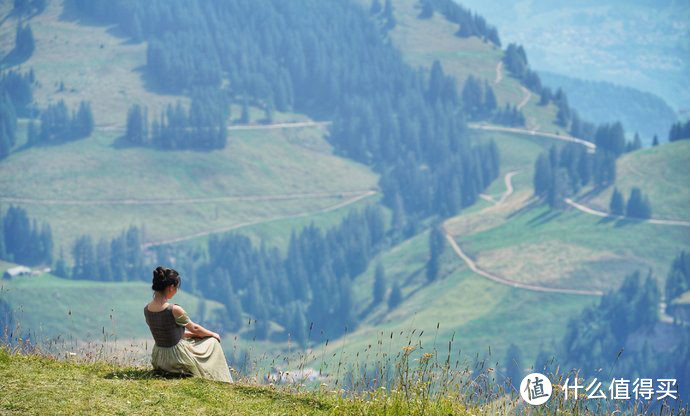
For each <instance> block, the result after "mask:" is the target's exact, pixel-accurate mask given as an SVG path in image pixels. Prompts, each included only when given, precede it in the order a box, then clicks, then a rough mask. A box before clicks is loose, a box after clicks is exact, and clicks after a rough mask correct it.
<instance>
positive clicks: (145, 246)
mask: <svg viewBox="0 0 690 416" xmlns="http://www.w3.org/2000/svg"><path fill="white" fill-rule="evenodd" d="M377 193H378V192H377V191H367V192H364V193H360V194H359V195H356V196H354V197H352V198H350V199H348V200H346V201H343V202H339V203H337V204H335V205H331V206H330V207H326V208H322V209H319V210H316V211H309V212H301V213H298V214H293V215H280V216H277V217H270V218H264V219H259V220H253V221H245V222H241V223H237V224H234V225H230V226H227V227H220V228H213V229H210V230H206V231H201V232H198V233H194V234H189V235H185V236H182V237H175V238H171V239H167V240H160V241H150V242H146V243H144V244H142V248H143V249H148V248H151V247H155V246H161V245H164V244H172V243H179V242H180V241H186V240H191V239H194V238H198V237H204V236H207V235H211V234H217V233H224V232H227V231H232V230H235V229H238V228H242V227H248V226H250V225H258V224H267V223H270V222H274V221H281V220H286V219H294V218H302V217H308V216H310V215H316V214H322V213H325V212H330V211H335V210H336V209H339V208H342V207H345V206H347V205H350V204H354V203H355V202H357V201H359V200H362V199H364V198H368V197H370V196H372V195H376V194H377Z"/></svg>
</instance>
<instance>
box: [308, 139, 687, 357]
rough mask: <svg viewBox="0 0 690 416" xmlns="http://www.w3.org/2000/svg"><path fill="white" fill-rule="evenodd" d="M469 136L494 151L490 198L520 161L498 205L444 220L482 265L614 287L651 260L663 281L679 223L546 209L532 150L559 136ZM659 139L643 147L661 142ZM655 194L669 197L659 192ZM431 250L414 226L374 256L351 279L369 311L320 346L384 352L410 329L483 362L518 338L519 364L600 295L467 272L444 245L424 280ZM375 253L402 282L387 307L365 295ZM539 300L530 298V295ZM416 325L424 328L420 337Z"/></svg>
mask: <svg viewBox="0 0 690 416" xmlns="http://www.w3.org/2000/svg"><path fill="white" fill-rule="evenodd" d="M473 135H474V139H475V140H477V141H479V142H481V141H486V140H489V139H493V140H495V142H496V144H497V145H498V147H499V150H500V153H501V158H502V163H501V177H500V178H499V179H497V180H496V181H494V183H493V184H492V185H491V186H490V187H489V188H488V189H487V191H486V192H485V194H487V195H489V196H491V197H492V198H493V199H494V203H495V201H497V200H498V199H500V197H501V194H502V193H504V192H506V186H505V183H504V175H506V174H507V173H509V172H513V171H517V172H519V173H518V174H516V175H515V176H513V177H512V180H511V184H512V187H513V189H514V191H513V193H512V194H511V195H510V196H508V197H507V198H506V199H505V201H504V202H503V203H502V204H500V205H494V203H492V202H489V201H480V202H478V203H477V204H475V205H474V206H472V207H471V208H470V209H468V210H466V211H464V212H463V213H462V214H461V215H459V216H457V217H455V218H453V219H451V220H450V221H448V222H447V224H448V229H449V231H450V232H451V234H452V235H453V236H454V238H455V240H456V241H457V242H458V243H459V244H460V246H461V247H462V249H463V250H464V251H465V252H466V253H467V254H468V255H469V256H470V257H472V258H473V259H474V261H475V262H476V264H477V265H478V266H479V267H480V268H481V269H483V270H486V271H489V272H491V273H493V274H497V275H499V276H501V277H504V278H506V279H509V280H513V281H517V282H522V283H530V284H536V285H541V286H544V287H549V288H565V289H584V290H599V291H606V290H610V289H613V288H617V287H618V286H619V285H620V282H621V281H622V279H623V277H624V276H625V275H626V274H628V273H630V272H633V271H635V270H641V271H642V273H643V274H645V273H647V271H648V270H651V271H652V273H653V274H654V276H655V277H656V278H657V280H658V283H659V285H660V287H663V284H664V281H665V278H666V273H667V272H668V267H669V264H670V263H671V261H672V260H673V258H674V257H675V256H676V254H677V252H678V251H679V250H683V249H685V250H688V249H690V234H688V232H687V228H686V227H669V226H660V225H655V224H647V223H635V222H621V221H607V220H602V218H601V217H596V216H591V215H589V214H585V213H582V212H580V211H576V210H567V211H564V212H559V211H550V210H549V209H548V207H546V206H545V205H543V204H541V203H538V202H537V201H534V200H533V198H532V193H533V189H532V176H533V169H534V167H533V166H534V161H535V159H536V157H537V156H538V155H539V153H541V152H543V151H545V150H547V149H548V148H549V147H550V146H551V145H552V144H556V145H560V143H558V142H557V141H550V140H548V139H545V138H537V137H530V136H528V135H517V134H512V133H492V132H475V133H473ZM680 146H683V145H680ZM680 146H677V147H676V148H675V149H676V153H678V154H682V153H683V152H679V151H678V150H679V149H680ZM663 147H664V146H661V147H659V148H655V149H652V150H654V151H660V150H661V151H663ZM647 151H648V150H644V151H641V152H636V153H640V154H643V153H644V152H647ZM636 153H634V154H631V155H630V157H632V156H634V155H635V154H636ZM685 153H687V152H685ZM626 158H628V156H625V157H624V158H623V159H622V160H621V161H619V163H622V165H623V166H627V165H628V164H629V165H631V166H640V167H643V166H651V165H650V164H647V163H645V162H640V161H639V160H636V163H638V164H634V163H629V161H628V159H626ZM682 158H683V157H682V156H676V158H675V159H673V158H672V160H678V159H682ZM630 160H635V159H630ZM662 160H665V159H664V158H663V157H659V159H657V160H656V161H655V162H654V163H655V166H656V169H661V168H660V167H659V166H664V168H663V169H668V170H669V172H668V176H670V177H674V178H679V179H678V180H679V181H680V180H682V178H687V173H684V172H685V170H684V169H685V167H684V165H682V164H681V163H676V162H675V161H673V162H671V163H668V164H664V163H663V162H662ZM619 169H620V168H619ZM671 171H672V172H671ZM619 176H620V175H619ZM651 183H652V181H651V180H650V184H651ZM683 191H685V189H684V188H683ZM666 201H669V202H666ZM664 203H666V204H668V206H669V207H671V206H673V202H672V201H670V200H668V199H666V200H665V202H664ZM686 206H687V205H686ZM428 257H429V253H428V233H423V234H421V235H419V236H417V237H415V238H413V239H411V240H409V241H406V242H404V243H402V244H400V245H399V246H397V247H395V248H393V249H392V250H389V251H387V252H385V253H383V254H382V255H381V256H379V258H378V259H376V260H375V261H374V262H372V265H371V266H370V268H369V270H368V271H367V272H366V273H365V274H364V275H362V276H360V277H358V279H357V280H356V282H355V284H356V290H355V296H356V298H357V299H358V303H359V304H360V305H362V306H361V308H360V310H361V311H362V313H364V312H366V313H369V315H368V318H367V319H366V320H365V322H364V323H363V324H362V325H361V326H360V327H359V328H358V329H357V330H356V331H355V332H354V333H351V334H349V335H347V336H346V337H344V339H343V340H338V341H337V342H334V343H331V344H330V345H329V347H328V348H327V351H329V352H330V353H326V354H325V357H326V358H328V357H329V356H330V354H332V353H336V357H339V354H340V352H341V349H342V351H343V353H344V355H345V356H346V357H348V358H350V359H352V358H353V357H356V356H357V354H358V353H359V357H362V356H363V355H364V354H365V350H366V348H367V346H368V345H369V344H371V343H372V342H375V341H377V340H383V342H384V344H383V345H384V346H386V348H389V347H388V345H389V344H390V345H391V346H392V347H391V349H392V351H396V350H397V349H399V347H400V346H402V345H406V344H407V343H408V342H410V340H411V341H412V343H416V342H419V341H421V343H422V345H423V347H424V348H433V346H434V344H435V346H436V347H438V348H439V349H441V348H444V349H445V348H446V345H447V343H448V341H450V340H451V338H452V337H453V334H454V335H455V338H454V346H453V351H454V353H455V352H456V351H457V350H458V349H461V351H462V357H463V358H464V359H466V360H468V361H469V363H470V364H471V363H472V361H473V360H474V357H475V356H476V355H477V354H479V356H480V357H481V356H482V354H485V353H488V349H489V347H490V348H491V352H492V358H491V359H490V360H489V361H492V360H496V361H502V360H503V359H504V357H505V351H506V348H507V346H508V345H509V344H510V343H511V342H515V343H516V344H517V345H518V346H519V347H520V348H521V350H522V352H523V364H524V365H525V366H529V365H531V363H532V362H533V360H534V357H535V355H536V354H537V352H538V351H539V348H540V346H543V347H544V348H546V349H550V348H552V345H551V343H552V342H559V341H560V339H561V337H562V334H563V331H564V329H565V325H566V322H567V319H568V317H570V316H572V315H574V314H576V313H577V312H578V311H579V310H581V309H582V308H583V307H584V306H586V305H588V304H591V303H593V302H596V301H597V298H596V297H594V296H582V295H569V294H558V293H543V292H534V291H530V290H525V289H518V288H513V287H509V286H506V285H502V284H498V283H495V282H492V281H489V280H487V279H486V278H484V277H483V276H480V275H478V274H476V273H474V272H472V271H471V270H470V269H469V268H468V267H467V265H466V264H465V263H464V262H463V261H462V260H461V259H459V258H458V257H457V256H455V254H454V253H453V252H452V251H451V250H450V247H446V249H445V254H444V255H443V266H442V267H443V272H442V273H441V275H442V277H441V278H440V279H439V281H437V282H434V283H431V284H429V283H428V282H427V280H426V276H425V268H424V266H425V263H426V261H427V259H428ZM379 261H380V262H381V263H382V264H383V265H384V267H385V269H386V276H387V282H388V287H390V286H391V285H392V282H393V281H397V282H398V284H399V285H400V286H401V288H402V292H403V295H404V301H403V303H402V304H401V305H399V306H398V307H397V308H395V309H394V310H388V307H387V305H386V304H385V302H384V304H382V305H378V306H373V305H371V301H372V296H373V295H372V293H373V282H374V269H375V267H376V263H377V262H379ZM537 304H538V305H539V307H538V308H534V307H531V306H529V305H537ZM528 311H529V312H528ZM437 323H440V328H439V330H438V332H437V331H436V325H437ZM413 330H415V331H416V332H415V334H416V335H412V331H413ZM422 330H424V334H423V335H422V336H421V337H418V335H419V333H420V331H422ZM391 332H393V338H392V339H390V338H389V336H390V333H391ZM382 333H383V334H382ZM320 348H322V346H321V347H319V348H316V349H315V351H316V352H315V360H314V363H315V364H320V360H321V355H320V354H321V349H320ZM333 359H335V357H333ZM327 361H328V359H327ZM329 365H333V364H332V360H331V363H329Z"/></svg>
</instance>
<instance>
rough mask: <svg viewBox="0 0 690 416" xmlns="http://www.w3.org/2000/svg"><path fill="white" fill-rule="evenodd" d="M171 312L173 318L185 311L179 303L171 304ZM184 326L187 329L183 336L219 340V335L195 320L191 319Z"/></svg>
mask: <svg viewBox="0 0 690 416" xmlns="http://www.w3.org/2000/svg"><path fill="white" fill-rule="evenodd" d="M172 312H173V316H174V317H175V318H178V317H180V316H182V315H183V314H184V313H185V311H184V309H182V307H181V306H179V305H173V310H172ZM184 327H185V328H186V329H187V331H185V334H184V335H185V337H201V338H203V337H214V338H216V339H217V340H218V341H219V342H220V335H218V334H217V333H215V332H212V331H209V330H208V329H206V328H204V327H203V326H201V325H199V324H197V323H196V322H192V320H191V319H190V320H189V322H188V323H187V325H185V326H184Z"/></svg>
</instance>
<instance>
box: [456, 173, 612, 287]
mask: <svg viewBox="0 0 690 416" xmlns="http://www.w3.org/2000/svg"><path fill="white" fill-rule="evenodd" d="M518 173H519V171H513V172H508V173H507V174H506V175H505V177H504V181H505V185H506V190H505V192H503V194H502V195H501V198H500V199H499V200H498V201H496V204H495V205H493V206H492V207H487V208H484V210H486V209H489V208H493V207H495V206H497V205H500V204H502V203H503V202H505V200H506V199H507V198H508V197H509V196H510V195H511V194H512V193H513V185H512V182H511V178H512V177H513V176H514V175H516V174H518ZM452 221H453V219H452V218H451V219H448V220H446V221H445V222H444V223H443V225H442V230H443V234H444V235H445V237H446V240H447V241H448V243H449V244H450V246H451V247H452V249H453V251H454V252H455V254H456V255H457V256H458V257H460V258H461V259H462V260H463V261H464V262H465V263H466V264H467V266H468V267H469V268H470V270H472V271H473V272H475V273H477V274H478V275H480V276H483V277H485V278H487V279H489V280H491V281H493V282H496V283H500V284H503V285H507V286H511V287H515V288H519V289H527V290H533V291H537V292H549V293H563V294H568V295H587V296H602V295H603V292H601V291H598V290H581V289H559V288H553V287H546V286H539V285H532V284H528V283H521V282H517V281H514V280H509V279H506V278H503V277H500V276H497V275H495V274H492V273H490V272H488V271H486V270H483V269H481V268H479V267H478V266H477V264H476V263H475V262H474V260H472V259H471V258H470V257H469V256H467V254H465V253H464V252H463V251H462V249H461V248H460V246H459V245H458V243H457V242H456V241H455V239H454V238H453V236H452V235H451V234H450V232H449V231H448V224H449V223H450V222H452Z"/></svg>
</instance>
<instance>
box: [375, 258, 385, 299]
mask: <svg viewBox="0 0 690 416" xmlns="http://www.w3.org/2000/svg"><path fill="white" fill-rule="evenodd" d="M385 296H386V271H385V270H384V268H383V264H381V263H379V264H377V265H376V272H375V274H374V304H379V303H381V301H383V299H384V297H385Z"/></svg>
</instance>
